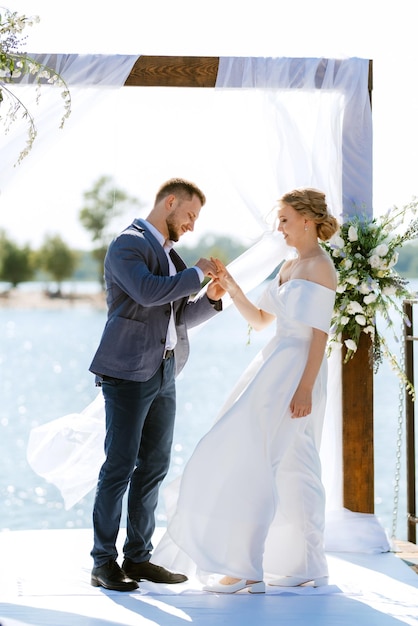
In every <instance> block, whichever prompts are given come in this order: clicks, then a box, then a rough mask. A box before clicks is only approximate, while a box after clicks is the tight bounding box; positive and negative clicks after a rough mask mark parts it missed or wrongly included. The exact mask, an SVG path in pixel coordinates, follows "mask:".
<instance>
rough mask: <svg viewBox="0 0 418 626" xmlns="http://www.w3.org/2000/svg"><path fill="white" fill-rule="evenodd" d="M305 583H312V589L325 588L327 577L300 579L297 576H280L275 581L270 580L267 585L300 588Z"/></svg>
mask: <svg viewBox="0 0 418 626" xmlns="http://www.w3.org/2000/svg"><path fill="white" fill-rule="evenodd" d="M306 583H313V586H314V587H325V586H326V585H328V576H319V577H318V578H300V577H299V576H281V577H280V578H276V579H275V580H271V581H270V582H269V585H272V586H273V587H300V586H301V585H304V584H306Z"/></svg>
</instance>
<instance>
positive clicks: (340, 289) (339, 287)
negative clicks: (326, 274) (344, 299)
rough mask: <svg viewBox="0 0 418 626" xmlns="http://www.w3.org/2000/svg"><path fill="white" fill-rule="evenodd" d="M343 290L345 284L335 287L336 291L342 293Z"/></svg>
mask: <svg viewBox="0 0 418 626" xmlns="http://www.w3.org/2000/svg"><path fill="white" fill-rule="evenodd" d="M344 291H345V285H337V289H336V292H337V293H344Z"/></svg>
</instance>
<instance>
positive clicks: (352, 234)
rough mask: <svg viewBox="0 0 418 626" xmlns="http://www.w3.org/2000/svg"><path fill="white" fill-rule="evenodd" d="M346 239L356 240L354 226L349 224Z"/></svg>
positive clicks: (356, 234)
mask: <svg viewBox="0 0 418 626" xmlns="http://www.w3.org/2000/svg"><path fill="white" fill-rule="evenodd" d="M348 240H349V241H358V232H357V228H356V227H355V226H350V227H349V229H348Z"/></svg>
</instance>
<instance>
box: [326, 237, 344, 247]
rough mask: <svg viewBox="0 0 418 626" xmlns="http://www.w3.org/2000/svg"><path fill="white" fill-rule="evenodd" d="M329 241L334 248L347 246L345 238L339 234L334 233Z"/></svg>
mask: <svg viewBox="0 0 418 626" xmlns="http://www.w3.org/2000/svg"><path fill="white" fill-rule="evenodd" d="M329 243H330V245H331V247H332V248H334V247H335V248H340V249H342V248H344V246H345V243H344V239H343V238H342V237H340V236H339V235H333V236H332V237H331V239H330V240H329Z"/></svg>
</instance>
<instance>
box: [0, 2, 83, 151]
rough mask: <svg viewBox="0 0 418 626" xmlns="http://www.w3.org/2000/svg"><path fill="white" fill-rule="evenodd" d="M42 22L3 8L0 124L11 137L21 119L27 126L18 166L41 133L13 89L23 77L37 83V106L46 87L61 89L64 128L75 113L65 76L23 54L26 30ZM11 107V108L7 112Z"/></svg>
mask: <svg viewBox="0 0 418 626" xmlns="http://www.w3.org/2000/svg"><path fill="white" fill-rule="evenodd" d="M36 22H39V17H38V16H33V17H27V16H26V15H19V14H18V13H17V12H16V11H10V10H9V9H4V8H2V7H0V105H1V106H2V109H1V110H0V122H1V123H2V124H3V125H4V128H5V132H6V133H7V132H8V131H9V129H10V126H11V125H12V124H13V123H14V122H16V120H17V119H18V117H20V118H21V119H23V120H24V121H25V122H26V123H27V129H28V131H27V141H26V146H25V147H24V148H23V150H21V152H20V154H19V157H18V161H17V162H18V163H20V161H22V159H23V158H24V157H25V156H27V155H28V154H29V151H30V150H31V149H32V145H33V142H34V141H35V139H36V135H37V129H36V124H35V120H34V117H33V115H32V113H31V112H30V111H29V109H28V108H27V106H26V105H25V103H24V102H23V101H22V100H21V98H20V97H18V96H17V95H16V93H15V91H14V90H13V89H12V88H11V87H10V85H12V84H14V83H16V82H19V81H20V80H21V78H22V77H23V76H29V77H30V82H32V83H35V89H36V103H38V102H39V98H40V88H41V85H42V84H49V85H55V86H57V87H59V88H60V89H61V96H62V98H63V106H64V113H63V116H62V118H61V125H60V128H63V126H64V122H65V120H66V119H67V118H68V117H69V115H70V113H71V96H70V92H69V90H68V87H67V85H66V83H65V81H64V80H63V78H62V76H60V74H58V73H57V72H56V71H55V70H54V69H52V68H50V67H48V66H46V65H43V64H42V63H38V62H37V61H35V59H33V58H31V57H29V56H27V55H26V54H23V53H22V52H21V51H20V46H21V45H22V43H23V41H24V39H25V37H23V36H22V33H23V30H24V29H25V28H26V27H29V26H33V25H34V24H35V23H36ZM6 106H7V108H6Z"/></svg>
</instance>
